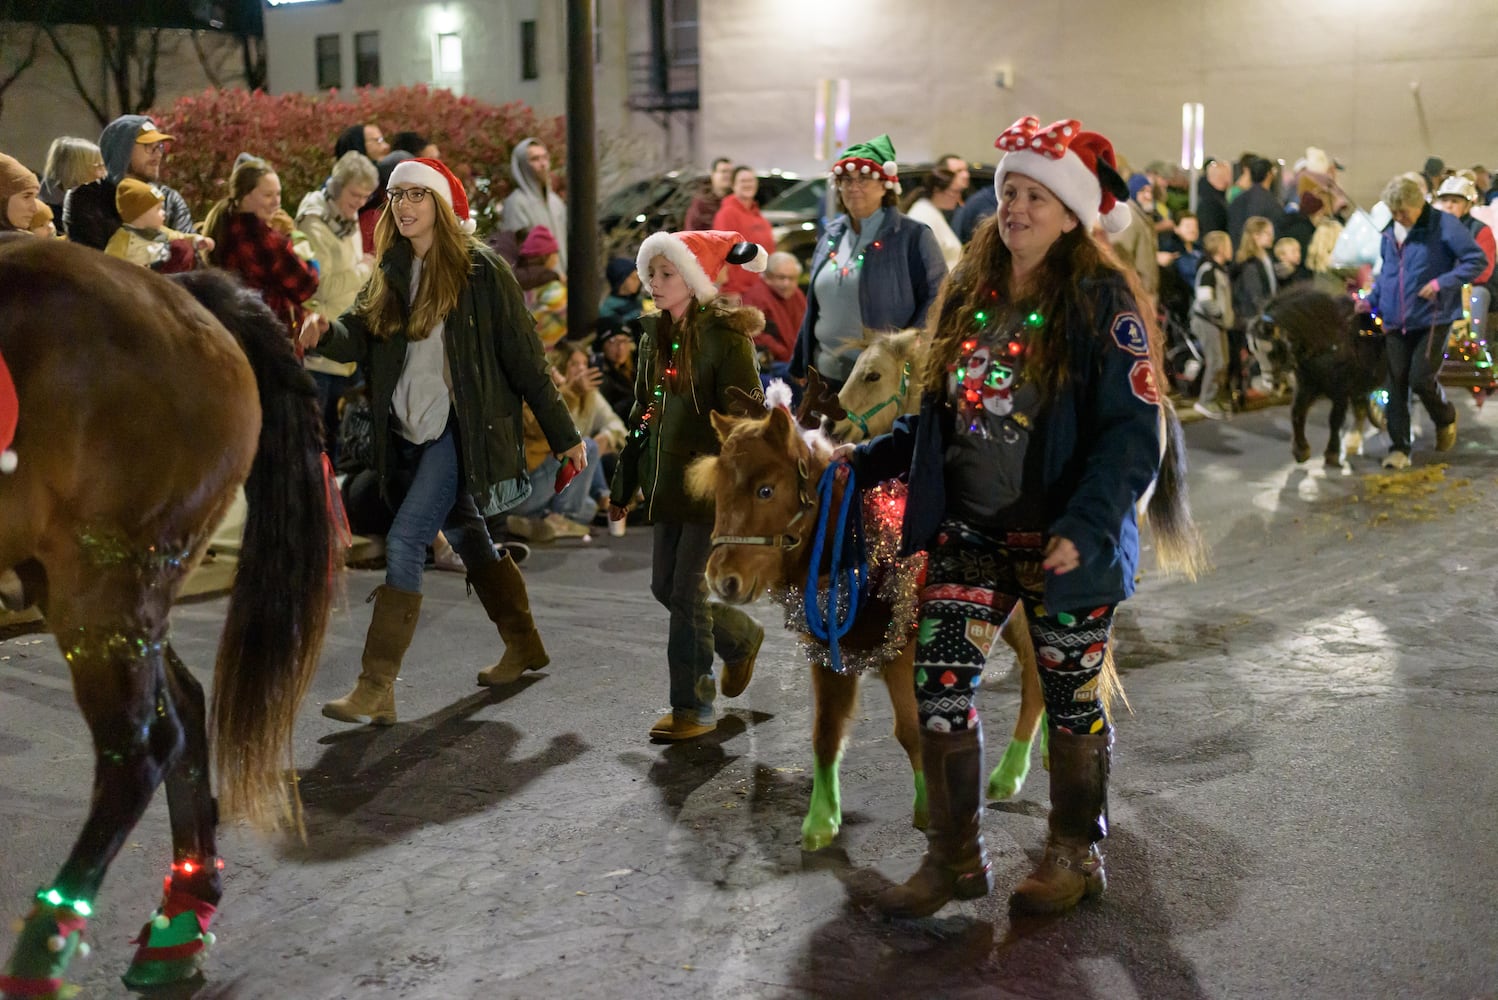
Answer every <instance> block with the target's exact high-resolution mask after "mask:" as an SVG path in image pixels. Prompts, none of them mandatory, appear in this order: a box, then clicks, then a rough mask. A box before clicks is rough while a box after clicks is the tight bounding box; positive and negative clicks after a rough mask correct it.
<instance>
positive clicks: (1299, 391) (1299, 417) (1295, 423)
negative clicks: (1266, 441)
mask: <svg viewBox="0 0 1498 1000" xmlns="http://www.w3.org/2000/svg"><path fill="white" fill-rule="evenodd" d="M1314 398H1315V396H1314V395H1313V394H1312V392H1311V390H1310V388H1309V387H1307V386H1306V384H1305V379H1296V380H1295V401H1294V402H1292V403H1291V404H1290V435H1291V441H1290V453H1291V454H1292V455H1293V456H1295V460H1296V461H1297V462H1304V461H1305V460H1306V459H1308V458H1310V457H1311V442H1309V441H1307V440H1306V414H1307V413H1309V412H1310V411H1311V401H1312V400H1313V399H1314Z"/></svg>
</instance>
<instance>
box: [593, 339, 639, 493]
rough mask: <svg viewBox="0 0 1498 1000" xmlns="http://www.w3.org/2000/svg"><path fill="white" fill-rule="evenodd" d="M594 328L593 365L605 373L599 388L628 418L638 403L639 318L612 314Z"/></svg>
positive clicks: (624, 418)
mask: <svg viewBox="0 0 1498 1000" xmlns="http://www.w3.org/2000/svg"><path fill="white" fill-rule="evenodd" d="M594 329H595V331H596V333H595V334H594V336H593V366H594V367H595V368H597V369H598V371H599V372H600V373H601V374H602V375H603V381H602V382H600V383H599V386H598V391H599V392H601V393H603V398H604V399H606V400H608V401H609V406H611V407H613V408H614V412H615V413H617V414H618V415H619V419H620V420H625V421H627V420H628V419H629V413H630V411H631V410H633V409H634V407H635V350H636V349H637V348H638V347H639V345H640V337H641V336H642V335H643V332H644V331H643V329H642V328H641V326H640V321H639V319H632V320H627V321H620V320H618V319H614V318H613V317H611V316H600V317H598V320H597V321H596V322H595V324H594ZM616 465H617V463H616ZM612 478H613V477H612V476H611V477H610V479H612Z"/></svg>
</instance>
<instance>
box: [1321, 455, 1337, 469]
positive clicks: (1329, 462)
mask: <svg viewBox="0 0 1498 1000" xmlns="http://www.w3.org/2000/svg"><path fill="white" fill-rule="evenodd" d="M1322 460H1323V461H1324V462H1325V463H1326V467H1327V468H1328V469H1340V468H1342V456H1341V455H1335V454H1333V453H1331V452H1327V453H1326V455H1325V456H1323V459H1322Z"/></svg>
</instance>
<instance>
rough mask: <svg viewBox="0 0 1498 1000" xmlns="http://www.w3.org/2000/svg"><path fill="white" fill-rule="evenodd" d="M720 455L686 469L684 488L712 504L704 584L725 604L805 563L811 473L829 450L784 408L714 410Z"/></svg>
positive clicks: (812, 518)
mask: <svg viewBox="0 0 1498 1000" xmlns="http://www.w3.org/2000/svg"><path fill="white" fill-rule="evenodd" d="M712 421H713V428H714V430H716V431H717V432H718V440H719V441H720V442H722V451H721V453H720V454H718V455H710V456H706V457H704V458H699V459H698V460H697V461H695V462H693V463H692V465H691V467H690V468H689V469H688V470H687V488H688V489H689V490H690V491H691V492H693V493H694V494H696V495H698V496H704V497H705V496H711V497H712V498H713V500H714V501H715V504H716V507H717V515H716V519H715V520H714V522H713V552H712V555H711V556H710V557H709V558H708V561H707V585H708V586H709V587H710V588H712V591H713V594H714V595H716V596H717V597H718V598H719V599H720V600H722V601H724V602H725V603H728V604H748V603H749V602H751V601H753V600H754V599H755V598H757V597H758V596H759V595H760V594H762V593H764V592H765V591H766V590H768V589H770V588H773V587H779V586H781V585H783V584H785V583H787V582H790V580H791V578H792V576H793V575H794V572H795V569H796V567H798V566H804V564H805V559H806V557H807V553H808V540H809V538H810V536H811V532H812V529H813V527H814V526H815V522H816V501H817V497H816V485H817V476H818V475H820V474H821V471H822V470H823V469H825V468H826V466H827V462H828V456H827V455H826V453H825V450H824V449H822V448H820V447H819V448H816V449H814V448H813V447H812V445H810V444H808V443H807V441H806V440H805V439H804V438H803V437H802V436H801V433H800V432H799V431H798V430H797V428H796V423H795V420H794V418H793V417H792V416H791V414H790V411H788V410H786V409H784V408H783V407H779V406H776V407H772V408H771V409H769V410H768V411H766V412H764V413H763V415H756V416H746V417H729V416H724V415H722V414H719V413H714V414H712Z"/></svg>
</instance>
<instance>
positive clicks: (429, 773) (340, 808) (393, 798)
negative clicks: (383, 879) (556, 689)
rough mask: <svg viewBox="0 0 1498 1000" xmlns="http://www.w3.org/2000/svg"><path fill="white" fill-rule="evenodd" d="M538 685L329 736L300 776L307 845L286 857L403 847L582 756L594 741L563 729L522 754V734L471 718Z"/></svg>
mask: <svg viewBox="0 0 1498 1000" xmlns="http://www.w3.org/2000/svg"><path fill="white" fill-rule="evenodd" d="M538 679H539V678H534V677H531V676H527V677H526V678H523V679H522V680H521V681H518V682H516V683H515V684H511V685H508V686H507V687H505V688H502V689H496V690H493V691H489V690H486V691H482V692H479V693H476V694H473V695H470V696H469V697H467V698H464V699H462V700H461V701H458V702H456V703H454V704H452V705H449V706H447V707H446V708H443V709H442V710H440V711H438V712H435V713H433V714H431V715H428V716H425V717H423V718H420V719H416V720H413V721H407V722H400V723H397V724H396V725H394V726H390V727H388V728H375V727H368V726H366V727H363V728H359V729H354V730H350V731H348V732H345V733H338V734H333V735H330V736H327V737H324V738H323V740H322V741H321V742H322V743H323V744H324V745H325V746H326V748H327V749H326V750H324V751H323V754H322V756H321V757H319V758H318V760H317V761H316V762H315V763H313V764H312V765H311V766H310V767H308V768H306V769H305V770H304V771H303V772H302V774H301V780H300V786H299V787H300V790H301V795H302V804H303V807H304V809H305V819H306V825H307V843H306V844H305V845H303V844H296V843H288V844H286V845H284V846H283V847H282V854H283V856H285V857H287V858H290V859H294V860H299V861H327V860H333V859H338V858H347V857H352V856H357V855H359V854H362V853H364V852H365V851H369V850H373V849H375V848H378V847H382V846H385V845H387V844H393V843H397V842H399V841H401V840H403V839H405V838H406V837H407V836H409V835H410V834H411V833H412V831H414V830H417V829H419V828H421V827H426V826H440V825H443V824H445V823H450V822H452V821H453V820H457V819H462V818H463V817H466V816H470V815H474V814H476V813H481V812H483V811H485V810H487V809H489V808H490V807H492V806H493V805H494V804H495V803H497V802H502V801H504V800H505V799H507V798H509V797H510V796H512V795H514V794H515V793H516V792H518V791H519V790H520V789H522V788H524V787H525V786H526V785H528V784H529V783H530V782H532V781H534V780H536V779H537V778H539V777H540V776H541V775H542V774H544V773H545V772H546V771H548V770H550V769H552V768H554V767H560V766H562V765H564V764H568V763H570V762H572V761H574V760H576V759H577V758H579V757H581V756H582V755H583V754H584V753H585V752H586V751H587V750H588V749H589V747H588V745H587V744H586V743H584V742H583V740H582V738H581V737H579V736H578V735H577V734H575V733H564V734H561V735H558V736H553V737H552V738H551V740H550V741H549V742H548V744H547V745H546V747H545V748H544V749H542V750H540V751H539V752H537V753H536V754H534V755H533V756H530V757H523V758H518V759H517V758H514V756H513V755H514V753H515V748H516V746H518V745H519V743H520V741H521V739H522V738H523V737H524V735H525V734H524V733H522V732H521V731H520V730H518V729H516V728H515V727H514V726H511V725H509V724H508V723H504V722H496V721H491V720H475V719H473V718H472V716H473V715H474V713H476V712H478V711H479V710H480V709H483V708H487V707H489V706H492V705H495V704H498V703H500V702H503V701H505V700H507V699H509V698H511V697H514V696H515V695H517V694H519V693H520V692H521V691H523V690H525V688H526V687H528V686H529V685H530V684H533V683H535V682H536V680H538ZM476 765H481V766H476Z"/></svg>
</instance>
